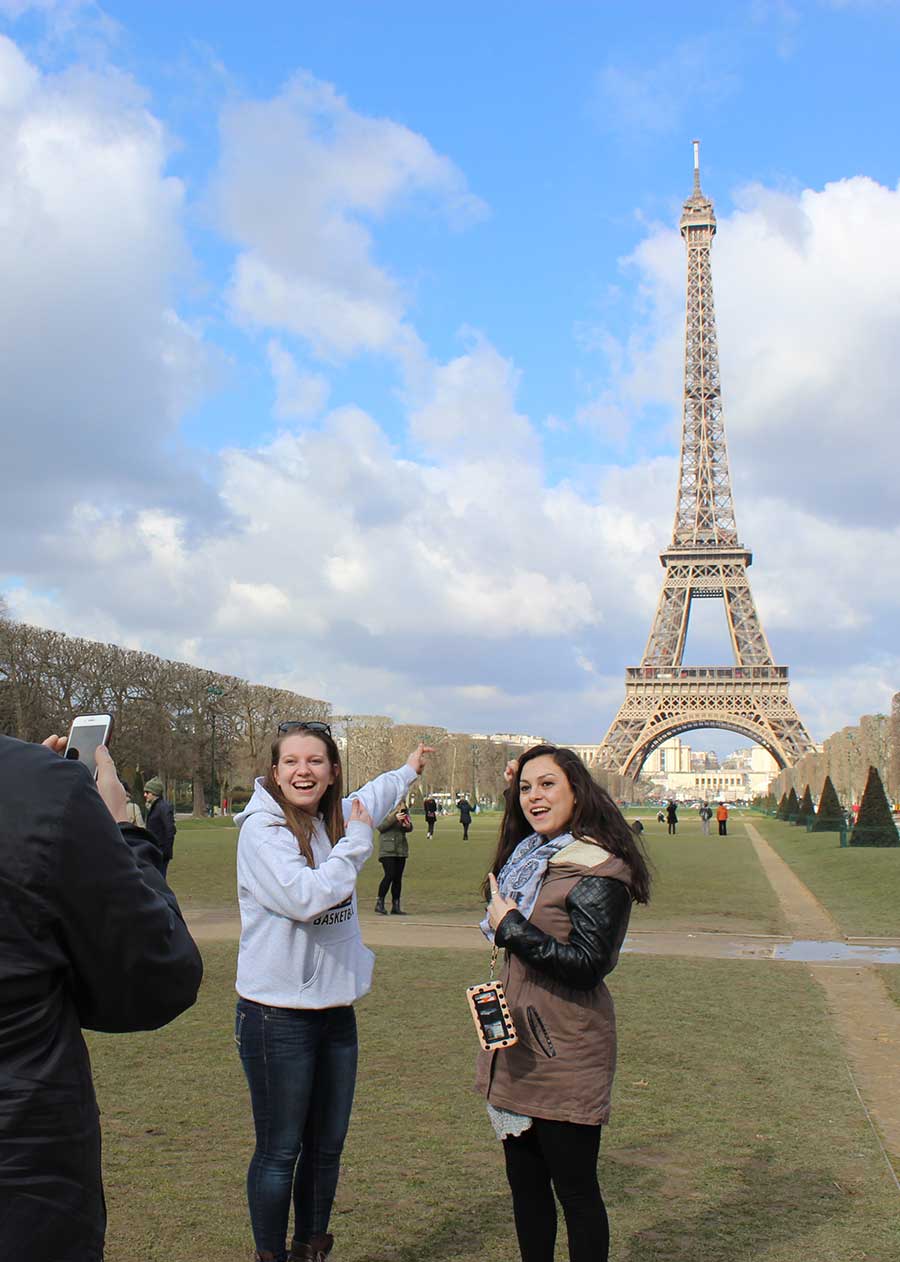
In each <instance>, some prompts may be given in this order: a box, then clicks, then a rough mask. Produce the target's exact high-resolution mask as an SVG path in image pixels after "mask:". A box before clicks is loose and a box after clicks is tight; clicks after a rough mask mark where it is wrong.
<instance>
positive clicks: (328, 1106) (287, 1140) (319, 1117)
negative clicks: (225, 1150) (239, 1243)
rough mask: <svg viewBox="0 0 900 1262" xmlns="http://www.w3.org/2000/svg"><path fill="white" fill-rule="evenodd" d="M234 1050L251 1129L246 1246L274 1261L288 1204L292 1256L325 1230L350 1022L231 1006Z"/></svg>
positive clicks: (348, 1087)
mask: <svg viewBox="0 0 900 1262" xmlns="http://www.w3.org/2000/svg"><path fill="white" fill-rule="evenodd" d="M235 1041H236V1043H237V1045H238V1051H239V1053H240V1057H241V1063H242V1065H243V1067H244V1073H245V1074H246V1075H247V1082H248V1084H249V1086H250V1102H251V1105H252V1107H253V1123H254V1126H255V1128H256V1150H255V1152H254V1154H253V1158H252V1160H251V1162H250V1168H249V1170H248V1171H247V1201H248V1203H249V1206H250V1222H251V1225H252V1227H253V1239H254V1241H255V1244H256V1248H257V1251H258V1252H260V1253H265V1252H270V1253H272V1254H273V1255H274V1257H275V1258H276V1259H278V1260H279V1262H280V1260H281V1259H283V1258H284V1256H285V1241H286V1237H287V1227H288V1215H289V1213H290V1207H291V1200H292V1199H293V1203H294V1238H293V1244H294V1247H297V1246H299V1245H301V1244H306V1243H308V1242H309V1240H310V1238H311V1237H312V1236H316V1235H321V1234H322V1233H324V1232H325V1231H327V1230H328V1220H329V1218H330V1216H331V1207H332V1204H333V1203H334V1194H335V1191H336V1189H337V1181H338V1173H339V1171H340V1163H341V1150H342V1148H343V1146H344V1139H345V1137H346V1135H347V1127H348V1125H349V1123H350V1110H351V1108H352V1106H353V1089H354V1087H355V1085H356V1061H357V1047H358V1044H357V1037H356V1014H355V1013H354V1011H353V1009H352V1008H349V1007H348V1008H323V1009H306V1008H270V1007H267V1006H266V1005H265V1004H258V1003H253V1002H252V1001H251V1000H249V999H239V1000H238V1005H237V1017H236V1021H235ZM298 1158H299V1160H298Z"/></svg>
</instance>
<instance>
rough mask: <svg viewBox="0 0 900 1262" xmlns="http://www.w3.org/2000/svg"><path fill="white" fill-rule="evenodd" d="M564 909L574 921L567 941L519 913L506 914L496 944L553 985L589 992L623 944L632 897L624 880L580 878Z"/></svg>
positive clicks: (597, 982) (609, 968)
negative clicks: (542, 974) (544, 974)
mask: <svg viewBox="0 0 900 1262" xmlns="http://www.w3.org/2000/svg"><path fill="white" fill-rule="evenodd" d="M566 910H567V911H568V913H569V917H570V919H571V921H572V928H571V931H570V933H569V941H568V942H560V941H559V940H558V939H557V938H553V937H551V936H550V934H549V933H544V932H543V930H541V929H538V928H537V927H536V926H535V925H533V924H532V923H531V921H530V920H526V919H525V917H524V916H523V915H522V913H521V912H519V911H510V912H507V914H506V915H505V916H504V917H503V919H502V920H501V922H500V925H499V927H498V929H497V932H496V934H495V935H494V940H495V942H496V943H497V946H500V947H505V949H506V950H507V951H511V952H512V954H513V955H517V956H518V957H519V959H520V960H522V961H524V963H526V964H527V965H528V966H529V967H530V968H534V969H536V970H537V971H538V972H541V973H546V974H547V975H548V976H550V977H552V978H553V980H554V981H557V982H562V984H563V985H564V986H572V987H573V988H574V989H576V990H593V988H594V987H595V986H597V985H598V984H599V983H600V982H601V981H602V980H603V978H604V977H605V976H606V974H607V973H609V972H610V971H611V969H612V962H613V959H614V957H615V954H616V951H617V950H618V948H619V947H620V946H621V945H622V940H623V939H624V937H625V930H626V929H627V927H628V917H629V915H630V913H631V894H630V892H629V889H628V886H627V885H625V884H624V883H623V882H622V881H614V880H612V879H611V878H610V877H607V876H584V877H582V878H581V880H580V881H579V882H578V884H577V885H574V886H573V887H572V889H571V890H570V892H569V896H568V898H567V899H566Z"/></svg>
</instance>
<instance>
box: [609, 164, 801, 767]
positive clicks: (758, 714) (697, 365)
mask: <svg viewBox="0 0 900 1262" xmlns="http://www.w3.org/2000/svg"><path fill="white" fill-rule="evenodd" d="M680 228H681V235H682V237H683V238H684V241H685V245H686V247H687V314H686V321H685V347H684V423H683V428H682V435H681V462H680V471H679V479H678V497H677V501H676V506H675V527H674V531H673V534H672V543H671V545H670V546H669V547H668V548H667V549H666V550H665V551H664V552H662V553H661V554H660V561H661V562H662V564H663V567H664V569H665V577H664V579H663V586H662V591H661V592H660V596H659V604H658V605H657V609H656V616H655V618H654V620H653V625H652V627H651V628H650V635H649V638H648V640H647V647H646V648H645V649H644V656H643V658H642V660H641V664H640V666H629V667H628V668H627V669H626V671H625V700H624V702H623V703H622V705H621V707H620V709H619V712H618V714H617V715H616V717H615V719H614V720H613V722H612V725H611V726H610V729H609V731H608V732H607V733H606V736H605V738H604V740H603V744H602V745H601V746H600V749H599V750H598V753H597V757H596V760H595V766H597V767H601V768H605V769H607V770H610V771H617V772H619V773H620V774H622V775H627V776H631V777H635V776H637V774H638V773H639V771H640V769H641V767H642V766H643V764H644V762H645V760H646V758H647V757H648V755H649V754H651V753H652V752H653V750H654V749H656V748H657V747H658V746H659V745H661V744H662V743H663V742H664V741H666V740H668V739H669V738H670V737H672V736H677V735H679V734H680V733H682V732H687V731H691V730H693V729H696V728H711V727H712V728H716V727H717V728H727V729H728V730H730V731H733V732H737V733H739V734H740V735H741V736H745V737H747V738H749V739H750V740H751V741H754V742H756V743H758V744H760V745H762V746H763V747H764V748H766V749H767V750H768V751H769V753H770V754H771V755H772V756H773V758H774V759H775V760H776V762H777V763H778V765H779V766H780V767H785V766H791V765H793V764H794V763H795V762H797V760H798V759H799V758H801V757H802V756H803V755H804V754H806V753H808V752H810V751H811V750H812V749H813V748H814V746H813V743H812V741H811V739H810V737H809V734H808V732H807V731H806V728H805V727H804V726H803V723H802V721H801V719H800V716H799V715H798V713H797V711H796V710H795V709H794V706H793V704H792V702H791V699H790V696H789V695H788V668H787V667H786V666H776V665H775V663H774V660H773V658H772V651H771V649H770V648H769V643H768V640H767V639H766V635H765V632H764V631H763V628H762V624H761V622H760V620H759V614H758V613H757V612H756V606H755V604H754V602H753V594H752V592H751V590H750V580H749V578H748V575H747V568H748V566H749V565H750V564H751V562H752V560H753V554H752V553H751V552H750V551H748V549H747V548H745V547H744V546H743V545H742V544H741V543H740V542H739V541H738V534H737V527H736V525H735V518H734V502H733V499H732V495H731V479H730V476H729V472H728V451H727V448H726V445H725V424H724V420H723V416H722V396H721V389H720V384H719V351H718V345H717V339H716V314H715V307H714V305H713V289H712V268H711V264H710V249H711V246H712V239H713V237H714V235H715V232H716V216H715V213H714V211H713V204H712V202H711V201H710V199H709V198H708V197H706V196H705V195H704V194H703V192H702V191H701V188H700V151H699V142H698V141H694V189H693V192H692V194H691V196H690V197H689V198H688V199H687V201H686V202H685V203H684V210H683V213H682V216H681V221H680ZM716 598H717V599H720V600H722V601H723V602H724V605H725V614H726V619H727V623H728V632H729V635H730V637H731V647H732V650H733V652H734V661H735V664H734V666H683V665H682V658H683V656H684V646H685V640H686V639H687V630H688V622H689V619H690V613H691V602H692V601H694V600H704V599H716Z"/></svg>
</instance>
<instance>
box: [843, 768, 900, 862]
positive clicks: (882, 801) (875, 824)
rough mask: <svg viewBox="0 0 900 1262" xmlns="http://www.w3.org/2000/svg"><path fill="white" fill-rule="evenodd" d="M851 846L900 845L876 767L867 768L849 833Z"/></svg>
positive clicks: (899, 838)
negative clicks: (861, 795) (859, 800)
mask: <svg viewBox="0 0 900 1262" xmlns="http://www.w3.org/2000/svg"><path fill="white" fill-rule="evenodd" d="M850 845H851V846H900V836H898V834H897V828H896V826H895V824H894V818H893V816H892V815H891V808H890V805H889V803H888V800H887V796H886V794H885V792H884V785H883V784H882V783H881V776H880V775H879V774H878V768H877V767H870V768H869V775H868V778H867V780H866V788H865V792H864V793H863V797H862V802H861V803H860V805H859V815H858V816H857V817H856V823H855V824H854V826H853V832H852V833H851V834H850Z"/></svg>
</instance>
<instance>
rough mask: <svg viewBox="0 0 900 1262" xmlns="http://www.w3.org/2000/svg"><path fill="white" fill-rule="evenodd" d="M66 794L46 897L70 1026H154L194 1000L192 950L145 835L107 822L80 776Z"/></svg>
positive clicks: (195, 958)
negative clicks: (66, 970) (70, 1003)
mask: <svg viewBox="0 0 900 1262" xmlns="http://www.w3.org/2000/svg"><path fill="white" fill-rule="evenodd" d="M62 765H63V764H62V760H60V766H62ZM64 774H65V773H64ZM70 788H71V791H70V792H69V793H68V794H67V801H66V806H65V811H64V814H63V817H62V820H61V825H60V829H59V833H58V836H57V844H56V845H55V846H54V847H53V851H54V853H53V859H52V868H51V871H52V880H51V882H50V885H49V889H48V896H49V898H50V899H51V900H52V904H53V905H52V908H51V912H52V927H53V930H54V932H55V933H56V934H57V936H58V938H59V940H60V942H61V945H62V947H63V949H64V952H65V955H66V957H67V958H68V960H69V961H70V966H71V967H70V976H69V985H70V988H71V991H72V994H73V997H74V1000H75V1005H76V1009H77V1011H78V1016H79V1020H80V1021H81V1024H82V1025H83V1026H86V1027H87V1028H88V1029H92V1030H105V1031H109V1032H120V1031H126V1030H154V1029H158V1028H159V1027H160V1026H162V1025H165V1024H166V1023H167V1022H169V1021H172V1020H173V1019H174V1018H175V1017H177V1016H178V1015H179V1013H181V1012H183V1011H184V1010H185V1009H186V1008H189V1007H190V1006H191V1004H193V1003H194V1001H195V999H196V998H197V991H198V989H199V987H200V980H201V978H202V976H203V962H202V960H201V958H200V953H199V951H198V950H197V947H196V946H195V944H194V941H193V939H192V938H191V935H190V934H189V932H188V929H187V926H186V925H185V923H184V920H183V919H182V916H181V911H180V909H179V907H178V902H177V900H176V898H175V895H174V894H173V893H172V891H171V890H170V889H169V887H168V885H167V884H166V882H165V881H164V880H163V877H162V875H161V873H160V871H159V865H160V854H159V849H158V847H157V846H156V845H154V842H153V838H152V837H151V835H150V834H149V833H148V832H147V831H146V830H145V829H143V828H139V827H137V826H136V825H134V824H122V825H119V824H115V823H114V822H113V820H112V818H111V816H110V814H109V811H108V810H107V809H106V807H105V805H104V803H103V800H102V799H101V797H100V795H99V793H98V792H97V790H96V787H95V786H94V784H93V782H92V781H91V780H90V777H89V776H88V775H87V774H84V776H83V778H82V779H81V781H80V782H78V783H75V784H74V785H72V786H70Z"/></svg>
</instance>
